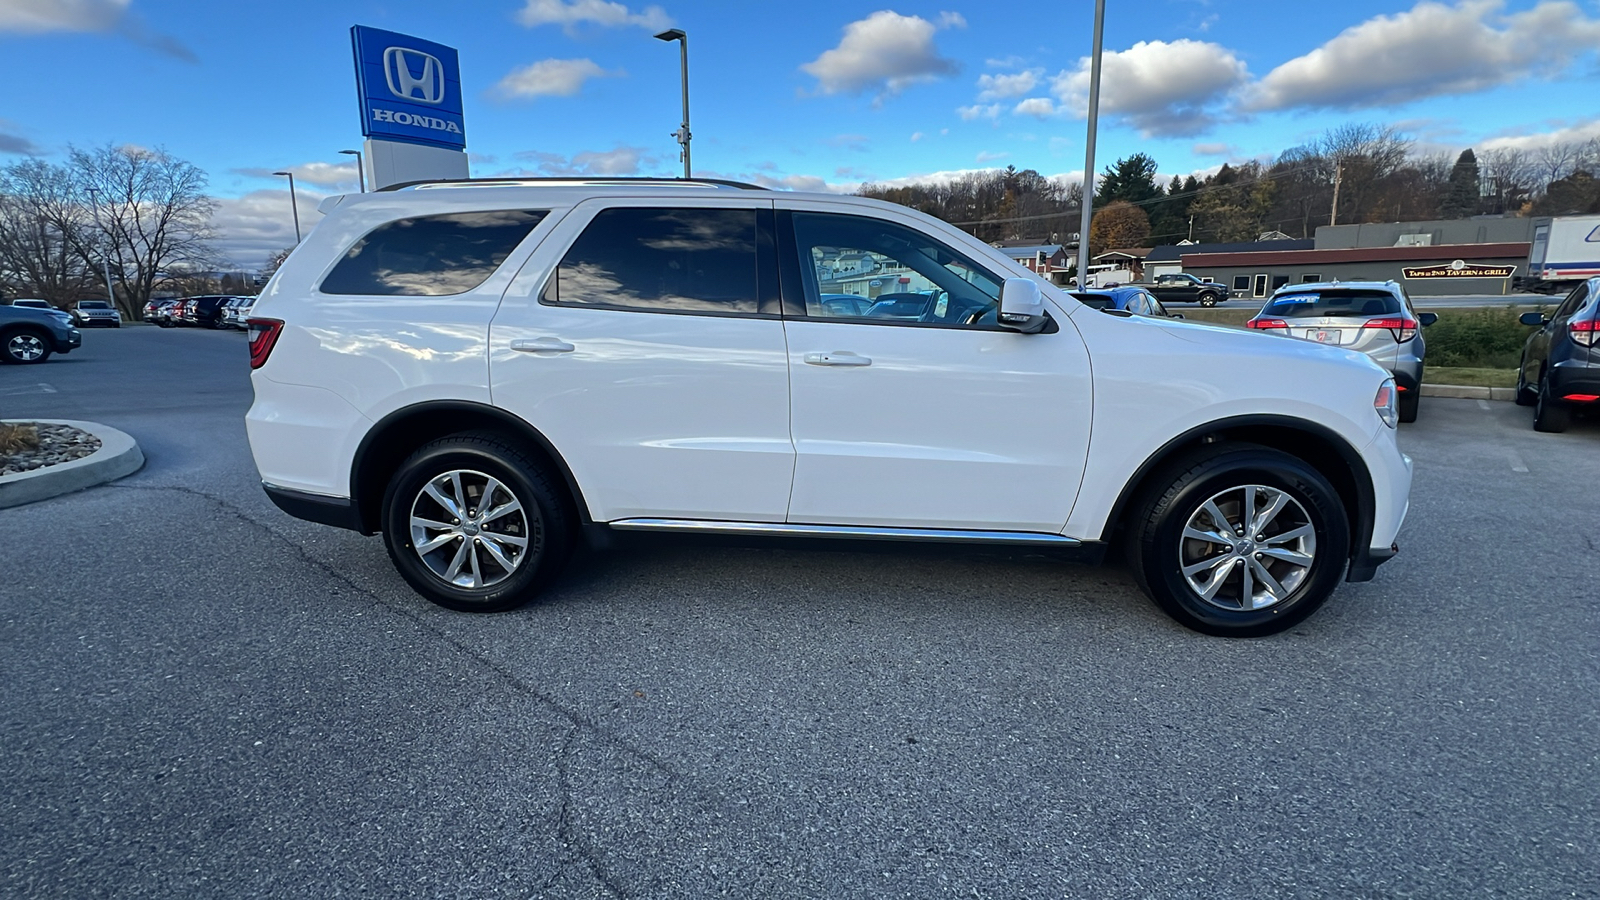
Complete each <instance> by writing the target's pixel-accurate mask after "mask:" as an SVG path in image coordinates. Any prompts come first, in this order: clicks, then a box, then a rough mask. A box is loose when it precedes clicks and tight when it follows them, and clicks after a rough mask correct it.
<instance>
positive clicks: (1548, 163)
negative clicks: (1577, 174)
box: [1533, 141, 1582, 184]
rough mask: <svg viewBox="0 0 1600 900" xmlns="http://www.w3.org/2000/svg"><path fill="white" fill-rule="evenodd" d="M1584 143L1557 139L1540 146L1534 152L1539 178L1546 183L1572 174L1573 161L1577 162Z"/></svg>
mask: <svg viewBox="0 0 1600 900" xmlns="http://www.w3.org/2000/svg"><path fill="white" fill-rule="evenodd" d="M1581 149H1582V145H1581V144H1575V143H1573V142H1571V141H1555V142H1553V143H1549V144H1546V145H1544V146H1543V147H1540V148H1539V149H1538V150H1537V151H1536V152H1535V153H1534V157H1533V158H1534V165H1536V166H1537V167H1538V169H1537V171H1538V173H1539V180H1540V181H1541V182H1542V183H1544V184H1549V183H1550V182H1552V181H1560V180H1561V179H1563V178H1565V177H1567V176H1568V175H1571V174H1572V172H1573V163H1575V162H1577V160H1578V155H1579V153H1580V152H1581Z"/></svg>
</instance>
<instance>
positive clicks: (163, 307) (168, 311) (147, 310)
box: [144, 299, 180, 328]
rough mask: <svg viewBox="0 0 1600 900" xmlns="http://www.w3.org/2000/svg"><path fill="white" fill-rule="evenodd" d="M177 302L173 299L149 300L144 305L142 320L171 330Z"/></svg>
mask: <svg viewBox="0 0 1600 900" xmlns="http://www.w3.org/2000/svg"><path fill="white" fill-rule="evenodd" d="M179 302H180V301H178V300H173V299H164V300H151V301H150V302H149V303H146V304H145V305H144V320H145V321H146V322H150V323H153V324H155V325H160V326H161V327H162V328H171V327H172V326H173V324H174V322H173V316H174V315H175V314H176V313H177V309H178V303H179Z"/></svg>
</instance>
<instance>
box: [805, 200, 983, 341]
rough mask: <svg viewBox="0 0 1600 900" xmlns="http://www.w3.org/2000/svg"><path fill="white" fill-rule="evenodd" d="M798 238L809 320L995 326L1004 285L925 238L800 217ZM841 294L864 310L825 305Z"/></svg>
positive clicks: (877, 224) (842, 219) (890, 228)
mask: <svg viewBox="0 0 1600 900" xmlns="http://www.w3.org/2000/svg"><path fill="white" fill-rule="evenodd" d="M794 232H795V240H796V242H797V243H798V245H799V246H798V249H799V253H800V265H801V267H802V269H803V270H804V271H803V272H802V280H803V281H804V282H805V291H806V315H807V316H808V317H816V318H821V319H835V320H842V321H851V320H854V321H858V322H859V321H879V322H895V323H900V324H922V325H945V326H956V327H962V326H987V327H998V324H997V323H996V321H995V316H996V312H997V310H998V307H999V298H1000V280H999V279H998V278H997V277H995V276H994V275H993V274H991V273H989V272H988V271H987V270H985V269H982V268H979V267H978V265H977V264H976V263H974V262H972V261H971V260H970V259H968V258H967V257H965V256H962V255H961V254H959V253H957V252H956V251H954V250H952V249H950V248H949V247H946V246H945V245H943V244H941V243H939V242H938V241H935V240H933V239H932V238H930V237H928V236H927V235H925V234H922V233H921V232H918V231H914V230H912V229H909V228H904V227H902V226H899V225H895V224H893V223H891V222H885V221H882V220H880V219H870V218H866V217H863V216H840V215H825V214H820V213H799V212H797V213H795V214H794ZM843 294H851V295H857V296H861V297H863V298H864V299H865V301H866V304H865V307H864V308H862V307H860V306H857V307H855V308H845V307H843V306H841V305H839V304H833V303H828V302H827V298H828V297H829V296H838V295H843Z"/></svg>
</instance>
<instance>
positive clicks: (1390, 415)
mask: <svg viewBox="0 0 1600 900" xmlns="http://www.w3.org/2000/svg"><path fill="white" fill-rule="evenodd" d="M1399 395H1400V392H1399V391H1397V390H1395V387H1394V379H1393V378H1391V379H1389V380H1388V381H1385V382H1384V383H1383V386H1382V387H1380V388H1378V395H1377V396H1376V397H1373V398H1372V408H1373V409H1375V410H1377V411H1378V418H1380V419H1382V420H1383V424H1385V425H1387V426H1389V427H1390V428H1394V427H1396V426H1398V425H1399V424H1400V407H1399V405H1398V404H1399Z"/></svg>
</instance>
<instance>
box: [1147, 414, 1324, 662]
mask: <svg viewBox="0 0 1600 900" xmlns="http://www.w3.org/2000/svg"><path fill="white" fill-rule="evenodd" d="M1168 474H1169V476H1170V480H1163V482H1158V486H1157V487H1156V488H1155V490H1153V491H1152V492H1151V493H1150V494H1148V495H1147V496H1146V499H1145V501H1144V502H1143V503H1142V504H1141V506H1140V507H1139V509H1138V510H1137V511H1136V512H1135V516H1136V518H1135V519H1134V520H1133V521H1134V529H1135V530H1134V532H1133V534H1132V535H1131V536H1130V540H1129V542H1128V547H1127V549H1128V557H1129V562H1130V563H1131V564H1132V568H1133V573H1134V577H1135V578H1136V579H1137V580H1138V582H1139V587H1140V588H1142V589H1143V590H1144V592H1145V594H1146V595H1148V596H1149V597H1150V599H1151V600H1153V601H1154V602H1155V604H1156V605H1157V606H1159V607H1161V609H1162V611H1164V612H1166V613H1167V615H1169V616H1171V617H1172V618H1173V619H1176V620H1177V621H1178V622H1179V623H1180V624H1182V625H1184V626H1185V627H1187V628H1191V629H1193V630H1195V631H1199V632H1201V633H1204V634H1211V635H1218V636H1221V637H1261V636H1264V635H1269V634H1276V633H1278V632H1280V631H1283V630H1285V629H1288V628H1292V627H1293V626H1295V625H1298V624H1299V623H1300V622H1302V621H1304V620H1305V619H1306V617H1307V616H1310V615H1311V614H1312V613H1314V612H1316V611H1317V609H1318V608H1320V607H1321V606H1322V604H1323V603H1325V602H1326V601H1327V599H1328V597H1329V596H1330V595H1331V594H1332V593H1333V590H1334V588H1335V587H1337V586H1338V584H1339V579H1340V576H1341V575H1342V574H1343V572H1344V568H1345V564H1346V563H1347V561H1348V560H1349V558H1350V528H1349V522H1348V519H1347V518H1346V515H1345V511H1344V506H1343V505H1342V504H1341V503H1340V501H1339V496H1338V493H1337V492H1336V491H1335V490H1334V489H1333V486H1332V485H1331V484H1329V483H1328V480H1327V479H1326V478H1324V477H1323V476H1322V474H1321V473H1320V472H1318V471H1317V470H1316V469H1313V468H1312V467H1311V466H1309V465H1307V464H1306V463H1304V462H1303V461H1301V460H1299V459H1296V458H1295V457H1293V456H1290V455H1288V454H1286V453H1282V452H1280V451H1277V450H1273V449H1270V448H1267V447H1261V446H1257V445H1253V444H1218V445H1212V446H1210V447H1207V448H1205V449H1204V450H1202V451H1200V452H1198V453H1196V454H1193V455H1191V456H1189V457H1187V458H1185V460H1183V461H1182V462H1180V463H1178V464H1177V465H1175V466H1174V467H1173V468H1171V469H1169V470H1168ZM1162 484H1164V485H1165V487H1164V488H1163V487H1162V486H1161V485H1162Z"/></svg>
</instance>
